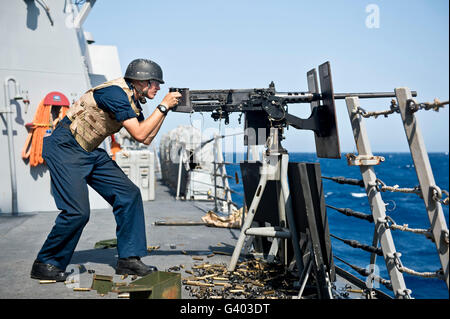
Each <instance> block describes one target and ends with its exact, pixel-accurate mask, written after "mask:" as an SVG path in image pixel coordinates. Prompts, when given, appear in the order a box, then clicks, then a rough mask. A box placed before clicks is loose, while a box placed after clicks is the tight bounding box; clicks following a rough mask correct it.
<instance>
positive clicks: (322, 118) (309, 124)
mask: <svg viewBox="0 0 450 319" xmlns="http://www.w3.org/2000/svg"><path fill="white" fill-rule="evenodd" d="M319 79H320V91H319V85H318V82H319V81H318V79H317V72H316V69H312V70H310V71H308V72H307V82H308V91H307V92H277V91H276V90H275V84H274V83H273V82H271V83H270V85H269V87H268V88H260V89H228V90H190V89H188V88H170V89H169V91H171V92H174V91H177V92H180V93H181V95H182V97H181V99H180V101H179V104H178V105H177V106H176V107H175V108H173V109H172V110H173V111H174V112H183V113H192V112H210V113H211V117H212V118H213V119H214V120H219V119H224V120H225V124H228V123H229V114H230V113H232V112H242V113H244V114H245V129H246V130H247V129H248V128H253V129H254V132H255V134H256V135H255V141H256V142H253V144H263V143H265V140H264V141H262V142H261V140H262V139H260V138H258V136H257V134H258V131H259V130H260V129H261V128H265V133H266V135H265V136H268V133H269V129H270V127H277V128H280V129H282V128H283V127H287V126H292V127H294V128H296V129H303V130H312V131H313V132H314V137H315V142H316V151H317V156H318V157H324V158H340V156H341V155H340V147H339V135H338V129H337V121H336V111H335V103H334V101H335V99H345V98H346V97H348V96H357V97H359V98H389V97H395V93H394V92H392V93H391V92H373V93H334V91H333V83H332V79H331V68H330V62H325V63H323V64H321V65H320V66H319ZM416 95H417V94H416V92H413V96H416ZM297 103H310V106H311V115H310V116H309V118H307V119H302V118H299V117H297V116H294V115H292V114H290V113H289V112H288V105H289V104H297ZM244 142H245V145H249V144H252V143H249V141H248V139H247V136H246V137H245V140H244Z"/></svg>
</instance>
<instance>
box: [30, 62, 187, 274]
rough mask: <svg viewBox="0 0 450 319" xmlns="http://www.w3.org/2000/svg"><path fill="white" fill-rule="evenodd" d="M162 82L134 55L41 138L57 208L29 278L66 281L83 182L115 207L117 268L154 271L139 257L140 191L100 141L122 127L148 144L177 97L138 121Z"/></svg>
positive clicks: (84, 213)
mask: <svg viewBox="0 0 450 319" xmlns="http://www.w3.org/2000/svg"><path fill="white" fill-rule="evenodd" d="M163 83H164V81H163V72H162V69H161V67H160V66H159V65H158V64H157V63H155V62H153V61H151V60H147V59H136V60H133V61H132V62H131V63H130V64H129V65H128V67H127V70H126V72H125V76H124V77H123V78H119V79H116V80H112V81H108V82H105V83H103V84H101V85H99V86H97V87H94V88H92V89H90V90H88V91H87V92H86V93H85V94H84V95H82V96H81V98H80V99H79V100H78V101H76V102H74V104H73V105H72V106H71V108H70V109H69V110H68V112H67V116H66V117H65V118H64V119H63V120H62V121H61V123H60V125H58V126H57V127H56V129H55V130H54V132H53V134H52V135H50V136H49V137H46V138H45V139H44V145H43V151H42V156H43V158H44V159H45V161H46V163H47V166H48V169H49V171H50V176H51V190H52V194H53V197H54V199H55V203H56V206H57V207H58V209H59V210H61V212H60V213H59V215H58V216H57V218H56V221H55V224H54V226H53V228H52V230H51V232H50V234H49V235H48V237H47V239H46V241H45V243H44V244H43V246H42V248H41V250H40V251H39V253H38V255H37V258H36V260H35V261H34V264H33V266H32V270H31V278H34V279H49V280H56V281H64V280H65V279H66V277H67V275H68V274H67V273H66V272H65V269H66V267H67V265H68V264H69V263H70V260H71V258H72V255H73V252H74V250H75V247H76V245H77V243H78V241H79V239H80V236H81V233H82V231H83V228H84V226H85V225H86V223H87V222H88V220H89V214H90V209H89V198H88V187H87V185H89V186H91V187H92V188H93V189H94V190H95V191H97V192H98V193H99V194H100V195H101V196H102V197H103V198H104V199H105V200H106V201H107V202H108V203H109V204H110V205H111V206H112V208H113V213H114V217H115V220H116V224H117V228H116V236H117V251H118V257H119V259H118V261H117V267H116V274H129V275H138V276H144V275H147V274H149V273H151V272H153V271H156V270H157V269H156V267H154V266H148V265H145V264H144V263H143V262H142V261H141V260H140V257H142V256H145V255H146V254H147V243H146V235H145V221H144V208H143V203H142V198H141V193H140V190H139V188H138V187H137V186H136V185H135V184H134V183H133V182H131V181H130V179H129V178H128V177H127V176H126V175H125V174H124V172H123V171H122V170H121V169H120V168H119V166H118V165H117V164H116V162H114V161H113V160H112V159H111V157H110V156H109V155H108V153H107V152H106V151H105V150H103V149H102V148H98V146H99V145H100V144H101V143H102V142H103V140H104V139H105V138H106V137H108V136H110V135H112V134H114V133H116V132H118V131H119V130H120V129H121V128H122V127H125V129H126V130H127V131H128V132H129V133H130V135H131V136H132V137H133V138H134V139H136V140H137V141H138V142H141V143H144V144H146V145H149V144H150V143H151V142H152V140H153V139H154V137H155V136H156V134H157V133H158V131H159V129H160V127H161V125H162V123H163V121H164V119H165V117H166V116H167V113H168V111H169V110H170V109H171V108H172V107H174V106H175V105H177V103H178V98H180V97H181V94H180V93H178V92H170V93H168V94H167V95H166V96H165V97H164V98H163V100H162V102H161V103H160V104H159V105H158V106H157V107H156V108H155V110H154V112H153V113H152V114H151V115H150V116H149V117H148V118H146V119H144V115H143V113H142V108H141V105H140V104H141V103H145V102H146V98H148V99H153V98H154V97H155V95H156V94H157V92H158V91H159V90H160V84H163Z"/></svg>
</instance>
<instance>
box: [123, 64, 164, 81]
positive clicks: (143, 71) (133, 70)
mask: <svg viewBox="0 0 450 319" xmlns="http://www.w3.org/2000/svg"><path fill="white" fill-rule="evenodd" d="M124 78H126V79H132V80H141V81H148V80H154V81H158V82H159V83H161V84H164V81H163V72H162V69H161V67H160V66H159V65H158V64H157V63H155V62H153V61H151V60H147V59H136V60H133V61H131V63H130V64H128V67H127V70H126V72H125V76H124Z"/></svg>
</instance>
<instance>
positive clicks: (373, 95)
mask: <svg viewBox="0 0 450 319" xmlns="http://www.w3.org/2000/svg"><path fill="white" fill-rule="evenodd" d="M411 94H412V96H417V92H416V91H412V92H411ZM349 96H357V97H359V98H360V99H376V98H389V97H395V93H394V92H370V93H334V98H335V99H337V100H342V99H345V98H346V97H349Z"/></svg>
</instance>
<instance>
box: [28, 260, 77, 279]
mask: <svg viewBox="0 0 450 319" xmlns="http://www.w3.org/2000/svg"><path fill="white" fill-rule="evenodd" d="M67 276H68V274H67V273H65V272H64V271H63V270H61V269H59V268H58V267H56V266H54V265H51V264H44V263H41V262H40V261H38V260H35V261H34V263H33V267H32V268H31V278H33V279H40V280H56V281H58V282H59V281H65V280H66V278H67Z"/></svg>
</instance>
